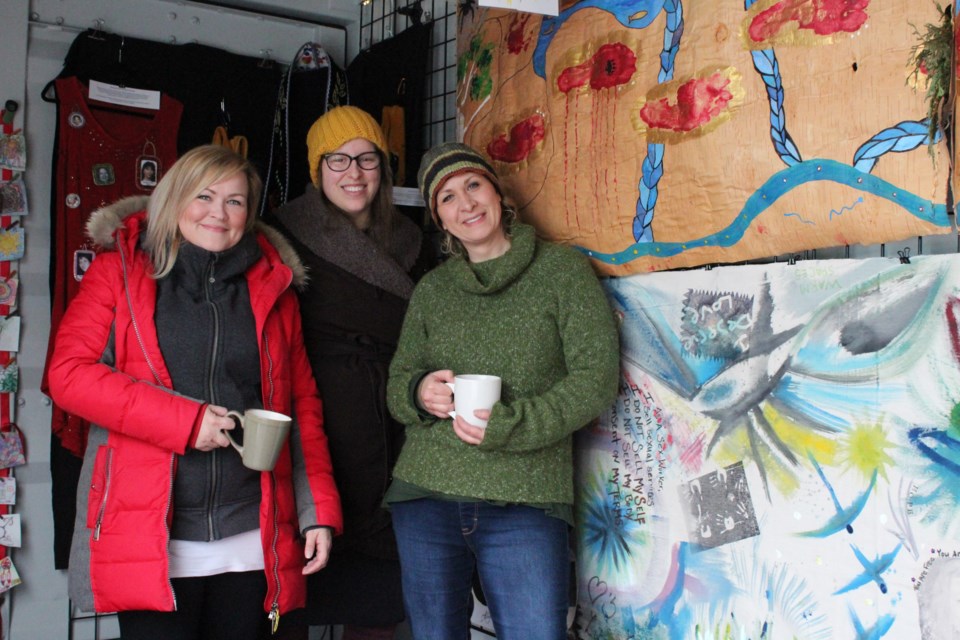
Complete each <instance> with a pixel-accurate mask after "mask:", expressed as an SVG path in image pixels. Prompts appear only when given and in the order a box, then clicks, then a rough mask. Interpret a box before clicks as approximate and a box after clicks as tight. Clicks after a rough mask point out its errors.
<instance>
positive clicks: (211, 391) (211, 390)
mask: <svg viewBox="0 0 960 640" xmlns="http://www.w3.org/2000/svg"><path fill="white" fill-rule="evenodd" d="M214 266H215V260H214V261H213V262H211V263H210V266H209V268H208V269H207V277H206V282H205V283H204V285H203V290H204V296H205V297H206V300H207V304H209V305H210V312H211V313H212V314H213V345H212V348H211V350H210V369H209V372H210V374H209V378H208V379H207V393H208V396H209V398H210V402H211V403H214V404H217V400H218V399H217V390H216V385H214V381H213V378H214V371H215V369H216V366H217V350H218V349H219V348H220V313H219V311H218V310H217V305H216V304H215V303H214V302H213V297H212V296H211V295H210V285H211V284H213V282H214V280H215V278H214V274H213V272H214ZM212 453H213V456H211V463H210V464H211V467H210V494H209V496H208V502H207V505H208V508H207V538H208V539H209V540H213V539H214V533H215V532H214V523H213V503H214V502H215V496H216V495H217V477H218V468H219V461H220V457H219V455H218V454H219V450H217V449H214V450H213V451H212Z"/></svg>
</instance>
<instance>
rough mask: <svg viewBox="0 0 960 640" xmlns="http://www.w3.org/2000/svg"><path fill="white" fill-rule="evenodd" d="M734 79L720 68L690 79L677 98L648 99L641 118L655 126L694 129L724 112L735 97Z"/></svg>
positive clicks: (641, 111) (655, 127) (685, 129)
mask: <svg viewBox="0 0 960 640" xmlns="http://www.w3.org/2000/svg"><path fill="white" fill-rule="evenodd" d="M729 85H730V78H728V77H727V76H726V75H725V74H724V73H723V72H722V71H717V72H716V73H713V74H712V75H710V76H708V77H706V78H692V79H690V80H687V81H686V82H684V83H683V84H682V85H680V88H679V89H678V90H677V101H676V103H675V104H671V103H670V99H669V98H661V99H659V100H655V101H652V102H648V103H647V104H645V105H643V107H641V108H640V118H641V119H642V120H643V121H644V123H646V125H647V126H648V127H650V128H651V129H666V130H669V131H692V130H694V129H696V128H698V127H702V126H703V125H705V124H707V123H708V122H710V121H711V120H713V119H714V118H715V117H717V116H718V115H720V114H721V113H722V112H723V111H724V110H725V109H726V108H727V105H729V104H730V101H731V100H733V93H732V92H731V91H730V89H729Z"/></svg>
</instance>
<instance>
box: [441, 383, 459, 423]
mask: <svg viewBox="0 0 960 640" xmlns="http://www.w3.org/2000/svg"><path fill="white" fill-rule="evenodd" d="M443 384H445V385H447V386H448V387H450V391H451V392H452V393H453V395H454V398H456V395H457V390H456V389H454V383H452V382H444V383H443ZM447 414H448V415H449V416H450V417H451V418H456V417H457V412H456V411H448V412H447Z"/></svg>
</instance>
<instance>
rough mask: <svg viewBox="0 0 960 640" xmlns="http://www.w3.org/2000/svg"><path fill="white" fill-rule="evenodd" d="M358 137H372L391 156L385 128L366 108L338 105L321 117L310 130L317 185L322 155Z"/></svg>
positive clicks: (310, 159)
mask: <svg viewBox="0 0 960 640" xmlns="http://www.w3.org/2000/svg"><path fill="white" fill-rule="evenodd" d="M355 138H363V139H364V140H369V141H370V142H372V143H373V145H374V146H375V147H377V148H378V149H380V152H381V153H383V155H384V156H385V157H387V158H389V157H390V153H389V151H387V139H386V138H385V137H384V135H383V130H382V129H381V128H380V125H379V124H377V121H376V120H374V119H373V117H372V116H371V115H370V114H368V113H367V112H366V111H364V110H363V109H358V108H357V107H351V106H344V107H334V108H333V109H330V110H329V111H327V112H326V113H325V114H323V115H322V116H320V117H319V118H317V121H316V122H314V123H313V126H312V127H310V131H308V132H307V162H309V163H310V180H312V181H313V184H314V186H315V187H317V188H318V189H319V188H320V158H322V157H323V156H324V154H327V153H333V152H334V151H336V150H337V149H339V148H340V147H341V146H343V145H344V144H345V143H347V142H350V141H351V140H353V139H355Z"/></svg>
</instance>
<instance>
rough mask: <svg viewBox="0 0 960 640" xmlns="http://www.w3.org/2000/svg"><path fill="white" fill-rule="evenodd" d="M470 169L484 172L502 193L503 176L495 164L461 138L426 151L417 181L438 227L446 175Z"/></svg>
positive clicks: (448, 176) (501, 193)
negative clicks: (495, 167)
mask: <svg viewBox="0 0 960 640" xmlns="http://www.w3.org/2000/svg"><path fill="white" fill-rule="evenodd" d="M467 171H473V172H475V173H479V174H481V175H483V176H485V177H486V178H487V179H488V180H490V182H492V183H493V186H494V187H495V188H496V190H497V193H499V194H500V196H501V197H502V196H503V190H502V189H501V188H500V179H499V178H498V177H497V174H496V172H495V171H494V170H493V167H491V166H490V163H489V162H487V161H486V160H485V159H484V157H483V156H482V155H480V154H479V153H477V152H476V151H474V150H473V149H471V148H470V147H468V146H467V145H465V144H463V143H460V142H442V143H440V144H438V145H437V146H435V147H433V148H432V149H430V150H429V151H427V152H426V153H425V154H423V159H422V160H421V161H420V171H419V172H417V183H419V185H420V193H421V194H423V202H424V203H425V204H426V206H427V210H428V211H429V212H430V215H431V216H432V217H433V221H434V222H435V223H436V225H437V226H438V227H439V226H440V219H439V218H438V217H437V199H436V198H437V192H438V191H439V190H440V187H442V186H443V183H444V182H446V181H447V179H449V178H452V177H453V176H455V175H457V174H460V173H464V172H467Z"/></svg>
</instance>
